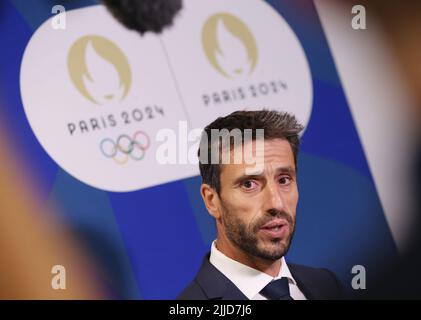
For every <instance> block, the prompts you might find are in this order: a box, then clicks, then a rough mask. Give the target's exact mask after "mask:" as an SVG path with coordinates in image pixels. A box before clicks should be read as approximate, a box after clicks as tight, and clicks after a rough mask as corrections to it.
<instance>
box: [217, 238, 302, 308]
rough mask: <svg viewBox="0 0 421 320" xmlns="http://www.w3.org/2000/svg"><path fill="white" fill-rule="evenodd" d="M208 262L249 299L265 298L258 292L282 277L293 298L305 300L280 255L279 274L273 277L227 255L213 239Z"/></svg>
mask: <svg viewBox="0 0 421 320" xmlns="http://www.w3.org/2000/svg"><path fill="white" fill-rule="evenodd" d="M209 262H210V263H212V265H213V266H214V267H215V268H216V269H218V270H219V271H220V272H222V274H223V275H224V276H226V277H227V278H228V279H230V280H231V282H232V283H234V284H235V286H236V287H237V288H238V289H240V291H241V292H242V293H243V294H244V295H245V296H246V297H247V298H248V299H249V300H267V298H266V297H264V296H262V295H261V294H260V291H261V290H262V289H263V288H264V287H266V285H267V284H269V282H271V281H272V280H276V279H280V278H282V277H285V278H288V283H289V291H290V295H291V297H292V298H293V299H294V300H307V299H306V297H305V296H304V294H303V293H302V292H301V290H300V289H299V288H298V286H297V282H296V281H295V279H294V278H293V277H292V275H291V272H290V271H289V268H288V265H287V264H286V262H285V258H284V257H282V263H281V269H280V270H279V274H278V275H277V276H276V277H275V278H273V277H271V276H270V275H268V274H267V273H264V272H261V271H259V270H256V269H253V268H251V267H249V266H246V265H245V264H242V263H240V262H238V261H235V260H233V259H231V258H229V257H227V256H226V255H225V254H223V253H222V252H221V251H219V250H218V249H217V248H216V245H215V241H213V242H212V248H211V254H210V258H209Z"/></svg>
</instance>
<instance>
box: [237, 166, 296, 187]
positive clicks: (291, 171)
mask: <svg viewBox="0 0 421 320" xmlns="http://www.w3.org/2000/svg"><path fill="white" fill-rule="evenodd" d="M275 172H276V174H281V173H287V174H290V175H292V176H294V177H295V174H296V172H295V168H293V167H291V166H288V167H279V168H277V169H276V170H275ZM262 176H263V173H262V172H260V173H256V174H253V172H251V173H250V174H243V175H241V176H239V177H238V178H236V179H235V180H234V184H238V183H241V182H243V181H245V180H248V179H259V178H261V177H262Z"/></svg>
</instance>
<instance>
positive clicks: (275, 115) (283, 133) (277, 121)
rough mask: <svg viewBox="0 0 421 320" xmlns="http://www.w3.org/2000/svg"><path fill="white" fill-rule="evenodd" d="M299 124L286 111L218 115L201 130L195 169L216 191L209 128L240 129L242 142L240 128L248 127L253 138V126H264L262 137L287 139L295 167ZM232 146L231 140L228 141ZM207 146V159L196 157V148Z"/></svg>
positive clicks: (216, 168) (217, 182)
mask: <svg viewBox="0 0 421 320" xmlns="http://www.w3.org/2000/svg"><path fill="white" fill-rule="evenodd" d="M303 128H304V127H303V126H302V125H301V124H300V123H299V122H298V120H297V119H296V117H295V116H294V115H292V114H289V113H287V112H280V111H275V110H258V111H235V112H233V113H231V114H229V115H228V116H225V117H219V118H217V119H216V120H215V121H213V122H212V123H211V124H209V125H208V126H206V127H205V128H204V130H203V133H202V137H201V141H200V147H199V151H198V156H199V169H200V175H201V176H202V183H205V184H208V185H209V186H211V187H212V188H214V189H215V190H216V192H217V193H218V194H219V193H220V191H221V181H220V173H221V167H220V163H217V164H213V163H212V162H211V152H212V151H211V148H212V145H211V130H212V129H217V130H222V129H227V130H229V131H231V130H233V129H240V131H241V134H242V141H244V130H246V129H252V132H253V135H252V140H255V139H256V135H255V132H256V130H257V129H264V135H263V138H264V139H269V140H271V139H278V138H280V139H285V140H287V141H288V142H289V144H290V146H291V149H292V152H293V154H294V163H295V167H297V154H298V149H299V146H300V139H299V133H300V132H301V131H302V130H303ZM230 145H231V146H232V141H230ZM202 146H207V151H208V154H207V159H206V160H207V161H204V162H202V161H201V157H200V149H201V147H202Z"/></svg>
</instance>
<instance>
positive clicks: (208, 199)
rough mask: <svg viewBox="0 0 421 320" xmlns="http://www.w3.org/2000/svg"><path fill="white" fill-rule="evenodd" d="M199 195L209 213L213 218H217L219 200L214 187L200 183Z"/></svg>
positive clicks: (218, 214) (219, 214) (218, 216)
mask: <svg viewBox="0 0 421 320" xmlns="http://www.w3.org/2000/svg"><path fill="white" fill-rule="evenodd" d="M200 195H201V196H202V199H203V202H204V203H205V206H206V209H208V212H209V214H210V215H211V216H212V217H214V218H215V219H219V218H220V216H221V213H220V210H219V208H220V202H219V195H218V193H217V192H216V190H215V189H214V188H212V187H211V186H210V185H208V184H206V183H202V185H201V186H200Z"/></svg>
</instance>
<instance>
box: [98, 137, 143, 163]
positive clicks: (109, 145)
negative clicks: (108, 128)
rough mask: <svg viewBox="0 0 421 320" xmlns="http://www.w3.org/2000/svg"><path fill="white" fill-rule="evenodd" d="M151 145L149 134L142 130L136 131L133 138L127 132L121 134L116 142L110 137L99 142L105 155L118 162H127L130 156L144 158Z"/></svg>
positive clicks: (137, 159)
mask: <svg viewBox="0 0 421 320" xmlns="http://www.w3.org/2000/svg"><path fill="white" fill-rule="evenodd" d="M149 146H150V139H149V136H148V135H147V134H146V132H144V131H141V130H139V131H136V132H135V133H134V135H133V138H131V137H130V136H129V135H127V134H121V135H119V136H118V137H117V139H116V141H115V142H114V140H112V139H110V138H105V139H102V141H101V142H100V144H99V148H100V150H101V153H102V154H103V155H104V157H106V158H112V159H113V160H114V161H115V162H116V163H118V164H125V163H126V162H127V161H128V160H129V158H131V159H133V160H135V161H139V160H142V159H143V157H144V156H145V153H146V149H148V148H149Z"/></svg>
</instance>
